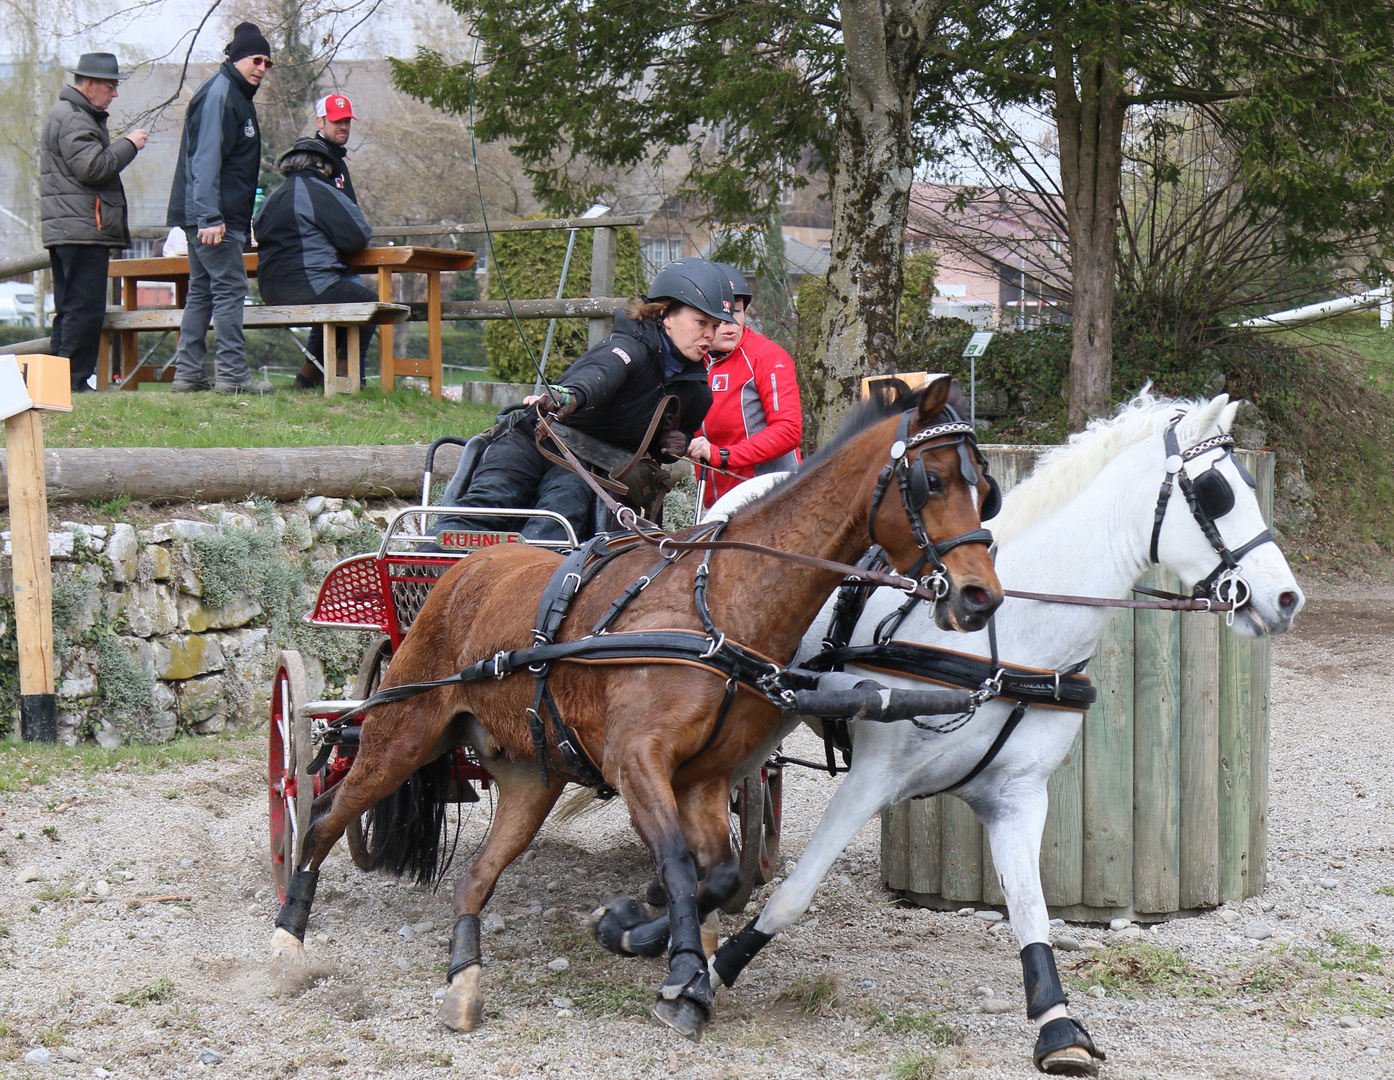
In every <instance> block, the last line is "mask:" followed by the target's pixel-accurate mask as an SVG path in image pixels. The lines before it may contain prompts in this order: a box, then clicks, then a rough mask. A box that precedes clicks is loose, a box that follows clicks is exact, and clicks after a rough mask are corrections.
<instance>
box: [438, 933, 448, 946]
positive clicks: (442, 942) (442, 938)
mask: <svg viewBox="0 0 1394 1080" xmlns="http://www.w3.org/2000/svg"><path fill="white" fill-rule="evenodd" d="M436 944H437V945H439V946H440V947H441V948H442V949H448V948H450V935H449V934H437V935H436Z"/></svg>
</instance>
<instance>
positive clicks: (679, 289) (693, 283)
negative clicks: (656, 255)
mask: <svg viewBox="0 0 1394 1080" xmlns="http://www.w3.org/2000/svg"><path fill="white" fill-rule="evenodd" d="M644 299H645V300H648V301H653V300H676V301H677V302H678V303H680V304H686V305H687V306H688V307H693V308H696V309H697V310H698V311H700V312H702V313H703V314H706V315H710V316H711V317H712V318H713V319H720V320H721V321H722V322H731V321H733V320H734V319H735V317H736V296H735V292H734V290H733V289H732V287H731V278H730V276H729V275H728V274H727V272H726V269H725V268H724V267H723V266H722V265H721V264H720V263H714V262H711V261H710V260H708V259H674V260H673V261H672V262H670V263H669V264H668V265H667V266H665V267H664V268H663V269H662V270H660V271H659V272H658V273H657V274H655V275H654V278H653V283H652V284H650V285H649V291H648V293H647V295H645V297H644Z"/></svg>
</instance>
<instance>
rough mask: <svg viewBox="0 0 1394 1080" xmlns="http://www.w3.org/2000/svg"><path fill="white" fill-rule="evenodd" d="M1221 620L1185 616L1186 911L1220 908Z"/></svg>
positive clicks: (1202, 615) (1183, 866)
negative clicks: (1187, 909) (1188, 909)
mask: <svg viewBox="0 0 1394 1080" xmlns="http://www.w3.org/2000/svg"><path fill="white" fill-rule="evenodd" d="M1219 774H1220V616H1217V615H1211V614H1210V613H1208V612H1204V611H1187V612H1182V613H1181V844H1180V851H1181V856H1180V862H1181V890H1180V896H1179V902H1180V905H1181V907H1182V908H1208V907H1215V906H1217V905H1218V904H1219V903H1220V789H1219V782H1218V779H1217V778H1218V776H1219Z"/></svg>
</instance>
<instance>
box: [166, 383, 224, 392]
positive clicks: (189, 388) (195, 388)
mask: <svg viewBox="0 0 1394 1080" xmlns="http://www.w3.org/2000/svg"><path fill="white" fill-rule="evenodd" d="M169 389H170V392H171V393H174V394H198V393H202V392H203V391H204V390H212V389H213V387H212V386H210V385H209V384H208V383H206V382H181V381H180V380H179V379H175V380H174V382H172V383H170V384H169Z"/></svg>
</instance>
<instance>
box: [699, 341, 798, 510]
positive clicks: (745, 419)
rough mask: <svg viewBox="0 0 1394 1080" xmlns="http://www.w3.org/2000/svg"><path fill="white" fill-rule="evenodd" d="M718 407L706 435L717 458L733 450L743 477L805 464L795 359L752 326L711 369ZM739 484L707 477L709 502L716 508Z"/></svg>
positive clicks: (732, 464) (733, 466)
mask: <svg viewBox="0 0 1394 1080" xmlns="http://www.w3.org/2000/svg"><path fill="white" fill-rule="evenodd" d="M707 382H708V383H710V384H711V388H712V407H711V410H710V411H709V412H708V413H707V418H706V420H705V422H704V423H703V424H702V434H703V435H705V436H706V437H707V441H708V442H710V443H711V444H712V451H713V464H717V463H718V462H717V460H716V453H717V452H718V451H720V450H721V449H723V448H724V449H726V450H729V451H730V452H731V453H730V456H729V459H728V462H727V468H728V469H730V471H731V472H734V473H739V474H740V475H741V476H743V477H747V478H748V477H752V476H757V475H760V474H763V473H770V472H779V471H782V470H785V469H792V468H794V467H795V466H796V465H798V463H799V440H800V439H802V438H803V410H802V409H801V408H800V406H799V383H798V380H797V379H796V378H795V377H794V361H793V359H792V358H790V356H789V354H788V353H787V352H785V351H784V350H783V349H781V348H780V347H779V346H778V345H776V344H775V343H774V342H773V341H771V340H770V339H769V338H767V337H765V336H764V335H763V334H757V333H756V332H755V331H754V330H751V329H750V328H749V327H747V328H746V330H745V332H744V333H743V334H742V335H741V339H740V341H739V342H738V343H737V345H736V347H735V349H733V350H732V351H731V352H729V353H727V354H726V355H725V356H723V357H713V358H712V359H711V360H710V362H709V365H708V368H707ZM738 483H740V481H739V480H737V479H736V478H734V477H730V476H722V475H721V474H720V473H714V472H709V473H707V486H706V494H705V498H704V499H703V502H704V503H705V504H706V505H707V506H711V504H712V503H714V502H715V501H716V500H717V499H718V498H719V497H720V496H722V495H724V494H726V492H728V491H730V490H731V489H732V488H733V487H735V486H736V485H737V484H738Z"/></svg>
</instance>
